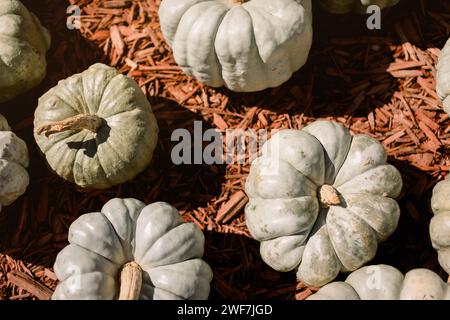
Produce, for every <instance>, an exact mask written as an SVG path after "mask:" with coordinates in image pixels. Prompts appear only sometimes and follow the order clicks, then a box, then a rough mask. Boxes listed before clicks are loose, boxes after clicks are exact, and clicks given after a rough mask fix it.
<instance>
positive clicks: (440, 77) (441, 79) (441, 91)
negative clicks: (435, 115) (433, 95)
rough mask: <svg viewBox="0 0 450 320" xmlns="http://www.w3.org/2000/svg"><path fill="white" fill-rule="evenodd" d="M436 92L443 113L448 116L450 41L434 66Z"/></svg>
mask: <svg viewBox="0 0 450 320" xmlns="http://www.w3.org/2000/svg"><path fill="white" fill-rule="evenodd" d="M436 92H437V94H438V95H439V97H440V98H441V99H442V102H443V104H444V111H445V112H446V113H447V114H448V115H450V39H448V40H447V43H446V44H445V46H444V48H442V51H441V56H440V57H439V62H438V64H437V66H436Z"/></svg>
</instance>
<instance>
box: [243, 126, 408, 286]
mask: <svg viewBox="0 0 450 320" xmlns="http://www.w3.org/2000/svg"><path fill="white" fill-rule="evenodd" d="M386 158H387V156H386V152H385V151H384V149H383V146H382V145H381V144H380V143H379V142H378V141H377V140H375V139H373V138H370V137H368V136H366V135H356V136H354V137H352V136H351V135H350V133H349V132H348V130H347V129H345V128H344V127H343V126H342V125H340V124H338V123H335V122H328V121H316V122H314V123H312V124H310V125H308V126H306V127H305V128H304V129H303V130H282V131H280V132H278V133H277V134H275V135H274V136H273V137H272V138H271V139H270V140H268V141H267V142H266V143H265V145H264V146H263V148H262V155H261V157H259V158H257V159H256V160H255V161H254V162H253V163H252V164H251V167H250V174H249V176H248V178H247V181H246V185H245V190H246V193H247V195H248V196H249V198H250V201H249V203H248V205H247V206H246V208H245V216H246V223H247V227H248V229H249V231H250V233H251V235H252V236H253V238H255V239H256V240H258V241H260V242H261V247H260V252H261V257H262V259H263V260H264V261H265V262H266V263H267V264H268V265H269V266H271V267H272V268H273V269H275V270H278V271H290V270H297V277H298V279H299V280H301V281H302V282H303V283H305V284H307V285H311V286H322V285H324V284H326V283H327V282H329V281H331V280H333V279H334V278H335V277H336V276H337V275H338V273H339V272H340V271H343V272H348V271H353V270H356V269H358V268H359V267H361V266H362V265H364V264H365V263H367V262H368V261H370V260H371V259H372V258H373V257H374V256H375V253H376V251H377V247H378V243H379V242H382V241H384V240H386V239H387V238H388V237H389V236H390V235H391V234H392V233H393V232H394V230H395V229H396V227H397V223H398V220H399V217H400V208H399V206H398V204H397V202H396V201H395V197H397V196H398V195H399V193H400V191H401V189H402V179H401V176H400V173H399V172H398V171H397V169H396V168H395V167H393V166H392V165H389V164H387V163H386Z"/></svg>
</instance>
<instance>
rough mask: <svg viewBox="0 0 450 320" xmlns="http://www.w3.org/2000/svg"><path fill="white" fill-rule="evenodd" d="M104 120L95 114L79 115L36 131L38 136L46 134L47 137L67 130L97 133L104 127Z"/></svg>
mask: <svg viewBox="0 0 450 320" xmlns="http://www.w3.org/2000/svg"><path fill="white" fill-rule="evenodd" d="M102 123H103V120H102V118H100V117H99V116H97V115H95V114H78V115H76V116H73V117H70V118H67V119H64V120H61V121H55V122H51V123H49V124H46V125H43V126H41V127H39V128H37V129H36V133H37V134H39V135H40V134H45V136H46V137H48V136H49V135H51V134H53V133H59V132H63V131H67V130H83V129H86V130H89V131H92V132H97V131H98V129H99V128H100V127H101V126H102Z"/></svg>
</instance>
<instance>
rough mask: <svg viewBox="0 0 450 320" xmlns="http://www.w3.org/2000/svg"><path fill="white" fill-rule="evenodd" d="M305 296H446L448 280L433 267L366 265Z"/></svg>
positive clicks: (449, 297)
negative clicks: (404, 269)
mask: <svg viewBox="0 0 450 320" xmlns="http://www.w3.org/2000/svg"><path fill="white" fill-rule="evenodd" d="M307 300H450V284H448V283H445V282H444V281H442V279H441V278H440V277H439V276H438V275H437V274H436V273H434V272H433V271H430V270H428V269H414V270H411V271H409V272H408V273H406V274H405V275H404V276H403V274H402V273H401V272H400V271H399V270H397V269H396V268H394V267H391V266H388V265H383V264H380V265H374V266H366V267H363V268H361V269H359V270H356V271H355V272H353V273H351V274H350V275H349V276H348V277H347V279H346V280H345V282H332V283H329V284H327V285H326V286H324V287H323V288H321V289H320V290H319V291H318V292H317V293H315V294H313V295H312V296H310V297H308V299H307Z"/></svg>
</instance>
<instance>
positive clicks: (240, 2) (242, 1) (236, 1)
mask: <svg viewBox="0 0 450 320" xmlns="http://www.w3.org/2000/svg"><path fill="white" fill-rule="evenodd" d="M245 1H247V0H231V2H233V3H234V4H243V3H244V2H245Z"/></svg>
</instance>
